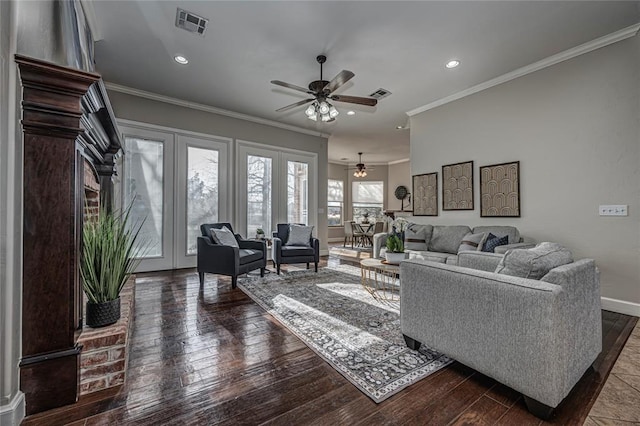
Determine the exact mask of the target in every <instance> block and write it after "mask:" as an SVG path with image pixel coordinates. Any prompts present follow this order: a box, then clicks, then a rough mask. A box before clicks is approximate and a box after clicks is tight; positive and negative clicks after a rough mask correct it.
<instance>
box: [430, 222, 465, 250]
mask: <svg viewBox="0 0 640 426" xmlns="http://www.w3.org/2000/svg"><path fill="white" fill-rule="evenodd" d="M469 232H471V228H469V227H468V226H465V225H452V226H442V225H437V226H434V227H433V234H432V235H431V241H430V242H429V251H437V252H441V253H451V254H457V253H458V247H460V242H461V241H462V239H463V238H464V236H465V235H467V234H468V233H469Z"/></svg>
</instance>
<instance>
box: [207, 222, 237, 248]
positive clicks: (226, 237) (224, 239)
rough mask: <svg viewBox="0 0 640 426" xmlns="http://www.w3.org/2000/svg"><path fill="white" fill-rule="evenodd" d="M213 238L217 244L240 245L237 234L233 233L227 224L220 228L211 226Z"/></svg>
mask: <svg viewBox="0 0 640 426" xmlns="http://www.w3.org/2000/svg"><path fill="white" fill-rule="evenodd" d="M211 239H213V242H214V243H216V244H220V245H223V246H231V247H238V240H236V236H235V235H233V232H231V231H230V230H229V228H227V227H226V226H223V227H222V228H219V229H218V228H211Z"/></svg>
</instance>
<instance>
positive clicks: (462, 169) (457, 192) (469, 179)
mask: <svg viewBox="0 0 640 426" xmlns="http://www.w3.org/2000/svg"><path fill="white" fill-rule="evenodd" d="M442 210H473V161H467V162H465V163H457V164H448V165H446V166H442Z"/></svg>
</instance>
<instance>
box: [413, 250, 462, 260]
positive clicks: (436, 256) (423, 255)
mask: <svg viewBox="0 0 640 426" xmlns="http://www.w3.org/2000/svg"><path fill="white" fill-rule="evenodd" d="M407 252H408V253H409V259H418V260H428V261H430V262H438V263H447V259H448V258H449V257H457V256H456V255H452V254H447V253H440V252H437V251H416V250H407Z"/></svg>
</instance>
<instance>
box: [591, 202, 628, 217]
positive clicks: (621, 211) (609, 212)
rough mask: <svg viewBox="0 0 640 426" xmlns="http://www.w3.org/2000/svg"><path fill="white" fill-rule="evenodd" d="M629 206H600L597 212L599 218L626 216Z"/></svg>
mask: <svg viewBox="0 0 640 426" xmlns="http://www.w3.org/2000/svg"><path fill="white" fill-rule="evenodd" d="M628 209H629V206H628V205H627V204H611V205H609V204H607V205H601V206H600V208H599V209H598V211H599V212H600V216H628V215H629V211H628Z"/></svg>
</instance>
